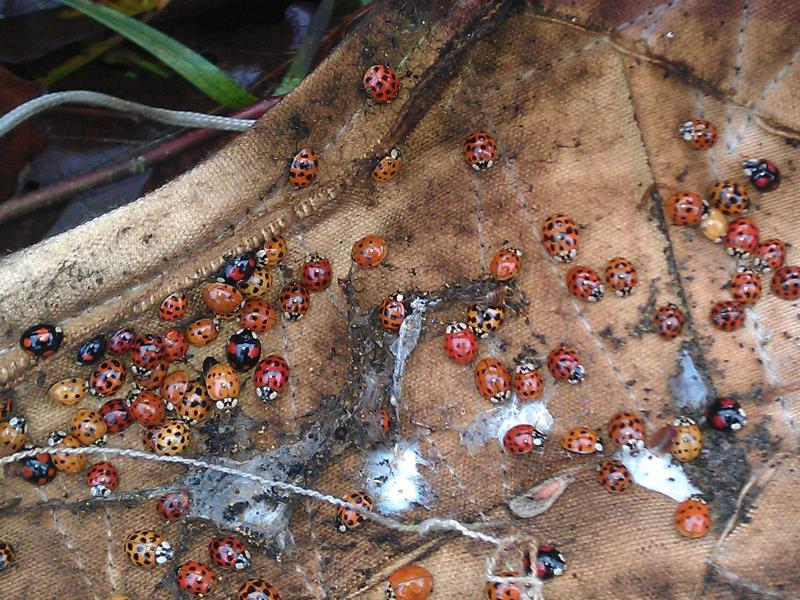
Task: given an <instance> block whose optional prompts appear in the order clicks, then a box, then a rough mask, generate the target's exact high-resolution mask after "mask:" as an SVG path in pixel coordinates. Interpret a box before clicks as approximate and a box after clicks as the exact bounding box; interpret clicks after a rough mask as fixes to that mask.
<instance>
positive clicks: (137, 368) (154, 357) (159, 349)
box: [131, 333, 164, 377]
mask: <svg viewBox="0 0 800 600" xmlns="http://www.w3.org/2000/svg"><path fill="white" fill-rule="evenodd" d="M163 353H164V340H163V339H162V338H161V336H158V335H153V334H151V333H148V334H145V335H140V336H139V337H137V338H136V341H135V342H133V348H131V371H133V374H134V376H136V377H149V376H150V373H151V371H152V370H153V369H154V368H155V367H156V366H157V365H158V363H159V361H160V360H161V355H162V354H163Z"/></svg>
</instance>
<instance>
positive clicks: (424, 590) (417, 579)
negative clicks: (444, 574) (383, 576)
mask: <svg viewBox="0 0 800 600" xmlns="http://www.w3.org/2000/svg"><path fill="white" fill-rule="evenodd" d="M431 592H433V575H431V573H430V571H428V569H426V568H425V567H421V566H420V565H405V566H403V567H400V568H399V569H397V570H396V571H395V572H394V573H392V574H391V575H389V581H388V582H387V584H386V597H387V600H388V599H391V600H426V599H427V598H428V596H430V595H431Z"/></svg>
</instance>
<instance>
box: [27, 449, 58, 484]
mask: <svg viewBox="0 0 800 600" xmlns="http://www.w3.org/2000/svg"><path fill="white" fill-rule="evenodd" d="M17 468H18V469H19V471H18V472H19V474H20V475H21V476H22V478H23V479H24V480H25V481H28V482H30V483H33V484H34V485H47V484H48V483H50V482H51V481H53V479H55V478H56V475H58V471H57V470H56V467H55V465H54V464H53V459H52V457H51V456H50V455H49V454H47V453H45V452H40V453H39V454H36V455H34V456H28V457H27V458H23V459H20V460H19V461H18V462H17Z"/></svg>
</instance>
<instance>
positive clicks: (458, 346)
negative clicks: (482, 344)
mask: <svg viewBox="0 0 800 600" xmlns="http://www.w3.org/2000/svg"><path fill="white" fill-rule="evenodd" d="M444 351H445V353H446V354H447V356H449V357H450V360H452V361H453V362H455V363H457V364H459V365H466V364H469V363H471V362H472V361H473V360H475V357H476V356H477V355H478V340H477V338H476V337H475V334H474V333H472V330H471V329H469V327H467V324H466V323H450V324H449V325H448V326H447V327H446V328H445V331H444Z"/></svg>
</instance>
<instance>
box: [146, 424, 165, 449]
mask: <svg viewBox="0 0 800 600" xmlns="http://www.w3.org/2000/svg"><path fill="white" fill-rule="evenodd" d="M159 429H161V427H159V426H156V427H147V428H146V429H144V431H143V432H142V446H144V449H145V450H147V451H148V452H152V453H153V454H155V453H156V435H158V430H159Z"/></svg>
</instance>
